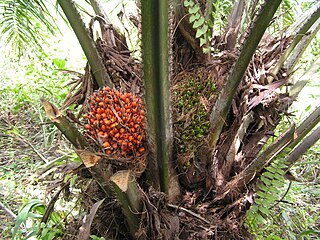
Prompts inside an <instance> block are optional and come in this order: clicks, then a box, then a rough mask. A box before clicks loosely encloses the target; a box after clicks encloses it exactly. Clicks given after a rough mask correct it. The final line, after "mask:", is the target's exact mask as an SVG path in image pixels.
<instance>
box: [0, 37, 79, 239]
mask: <svg viewBox="0 0 320 240" xmlns="http://www.w3.org/2000/svg"><path fill="white" fill-rule="evenodd" d="M55 44H57V43H55ZM2 54H3V56H6V61H4V62H2V63H1V64H0V72H1V75H0V203H1V207H0V239H10V238H11V237H12V234H13V229H14V228H13V227H14V225H15V223H19V220H20V224H18V225H17V227H16V228H15V229H14V230H15V233H16V237H15V239H27V235H28V234H31V235H32V233H33V234H35V232H37V231H38V230H39V229H41V228H42V229H46V230H45V231H47V233H45V232H44V235H46V236H47V238H42V237H40V239H52V238H51V237H52V236H54V235H56V234H58V233H59V229H60V225H57V226H56V227H57V228H55V227H54V226H55V224H53V222H52V221H49V222H48V224H47V225H45V226H43V225H42V226H40V225H39V223H40V219H41V217H42V215H43V213H44V209H45V206H46V205H47V203H48V201H49V199H51V194H52V193H53V191H52V190H53V189H50V188H52V186H54V184H55V183H56V181H57V179H58V180H59V179H60V178H61V176H62V174H61V173H60V172H59V170H58V167H59V166H60V165H62V164H65V163H66V162H73V161H74V160H75V155H74V153H72V150H71V149H70V146H69V144H66V143H65V141H64V140H63V138H62V136H61V134H60V133H59V132H58V131H57V130H56V128H55V127H54V126H53V125H52V124H49V123H48V122H46V121H47V120H46V118H45V113H44V110H43V108H42V106H41V101H40V99H41V98H45V99H48V100H51V101H53V102H54V103H56V104H57V105H61V103H62V101H63V100H64V98H65V96H66V94H67V92H68V88H67V87H64V85H65V84H66V83H67V81H69V80H70V75H67V74H65V73H64V72H63V71H61V70H63V69H66V68H72V66H70V63H69V61H70V59H68V56H67V54H66V53H62V52H60V51H58V50H57V49H55V50H54V49H52V50H51V51H48V52H43V51H41V50H39V52H37V53H35V54H32V55H30V56H27V57H21V58H20V59H15V58H11V57H10V56H8V55H6V53H5V52H3V53H2ZM50 167H51V168H50ZM34 202H37V203H38V204H33V205H32V203H34ZM30 204H31V205H30ZM27 206H29V207H30V208H29V209H28V210H29V211H26V207H27ZM56 207H57V209H58V210H59V214H61V213H62V212H63V211H65V210H67V212H68V211H70V209H72V208H74V206H73V205H72V202H70V203H69V205H67V204H66V203H65V202H63V201H61V202H58V203H57V204H56ZM23 210H25V211H23ZM61 211H62V212H61ZM10 212H11V213H10ZM61 216H63V214H62V215H61ZM39 218H40V219H39ZM59 224H61V223H59ZM50 229H51V230H50ZM48 231H49V232H48Z"/></svg>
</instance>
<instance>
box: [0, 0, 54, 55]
mask: <svg viewBox="0 0 320 240" xmlns="http://www.w3.org/2000/svg"><path fill="white" fill-rule="evenodd" d="M47 4H48V2H46V1H45V0H37V1H27V0H16V1H10V0H1V1H0V14H1V15H2V17H1V18H0V26H1V27H0V33H1V39H2V41H4V43H5V44H6V45H8V46H11V47H12V49H13V50H15V51H17V52H18V54H22V53H23V52H24V51H25V50H26V49H27V48H28V47H41V42H42V41H43V40H44V38H45V35H46V33H47V32H49V33H51V34H54V33H55V32H57V30H58V28H57V25H56V24H55V20H54V18H53V17H52V16H51V15H50V14H49V11H48V8H47ZM44 29H45V30H47V32H46V31H44Z"/></svg>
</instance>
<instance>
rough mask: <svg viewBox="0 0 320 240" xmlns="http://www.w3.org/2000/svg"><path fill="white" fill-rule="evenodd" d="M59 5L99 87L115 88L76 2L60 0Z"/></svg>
mask: <svg viewBox="0 0 320 240" xmlns="http://www.w3.org/2000/svg"><path fill="white" fill-rule="evenodd" d="M58 3H59V5H60V6H61V8H62V10H63V12H64V14H65V15H66V17H67V19H68V21H69V23H70V25H71V27H72V29H73V31H74V33H75V34H76V36H77V38H78V40H79V42H80V45H81V47H82V49H83V51H84V53H85V55H86V57H87V59H88V62H89V64H90V67H91V69H92V72H93V75H94V77H95V80H96V81H97V83H98V85H99V87H103V86H105V85H108V86H110V87H111V86H113V84H112V82H111V79H110V77H109V75H108V73H107V70H106V69H105V67H104V64H103V62H102V59H101V57H100V54H99V52H98V50H97V48H96V46H95V42H94V40H93V39H92V38H91V36H90V33H89V31H88V29H87V28H86V27H85V25H84V23H83V21H82V18H81V16H80V14H79V12H78V11H77V9H76V7H75V5H74V2H73V1H72V0H58Z"/></svg>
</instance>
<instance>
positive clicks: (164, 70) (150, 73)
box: [141, 0, 172, 193]
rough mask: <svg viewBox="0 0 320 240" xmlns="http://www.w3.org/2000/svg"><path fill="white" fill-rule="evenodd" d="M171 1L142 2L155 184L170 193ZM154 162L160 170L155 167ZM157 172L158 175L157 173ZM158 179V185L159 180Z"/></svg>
mask: <svg viewBox="0 0 320 240" xmlns="http://www.w3.org/2000/svg"><path fill="white" fill-rule="evenodd" d="M168 8H169V6H168V0H154V1H150V0H142V1H141V15H142V50H143V64H144V85H145V100H146V108H147V115H146V116H147V123H148V124H147V126H148V133H149V138H150V151H151V153H150V154H151V156H153V159H152V158H150V161H149V163H150V165H149V166H151V168H153V170H152V171H153V173H152V179H151V180H152V181H153V183H154V184H155V185H156V186H157V185H160V189H161V190H162V191H164V192H166V193H168V179H169V159H170V157H171V155H172V154H171V152H172V147H171V146H172V126H171V121H170V117H171V116H170V108H169V48H168V45H169V37H168V35H169V29H168ZM154 160H156V161H157V166H154ZM156 172H157V173H156ZM155 174H157V175H158V176H159V178H158V181H159V184H157V177H156V178H155V176H154V175H155Z"/></svg>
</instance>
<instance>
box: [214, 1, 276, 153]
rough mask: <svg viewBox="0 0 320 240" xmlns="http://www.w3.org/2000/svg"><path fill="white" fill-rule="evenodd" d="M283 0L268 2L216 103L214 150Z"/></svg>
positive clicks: (258, 17)
mask: <svg viewBox="0 0 320 240" xmlns="http://www.w3.org/2000/svg"><path fill="white" fill-rule="evenodd" d="M280 3H281V0H269V1H266V3H265V6H264V7H263V9H262V11H261V13H260V15H258V16H257V18H256V21H255V22H254V26H253V28H252V30H251V32H250V34H249V36H248V38H247V39H246V42H245V43H244V45H243V48H242V50H241V52H240V55H239V58H238V61H236V63H235V65H234V67H233V69H232V72H231V74H230V76H229V77H228V79H227V81H226V83H225V85H224V87H223V88H222V91H221V93H220V94H219V97H218V100H217V101H216V103H215V105H214V107H213V110H212V112H211V116H210V122H211V129H210V147H211V148H212V149H213V150H214V149H215V147H216V144H217V141H218V139H219V136H220V133H221V131H222V127H223V126H224V124H225V121H226V117H227V115H228V113H229V109H230V106H231V103H232V100H233V99H234V96H235V94H236V91H237V88H238V86H239V84H240V82H241V79H242V77H243V75H244V73H245V71H246V69H247V67H248V65H249V63H250V60H251V58H252V56H253V54H254V53H255V50H256V48H257V46H258V44H259V42H260V40H261V38H262V36H263V34H264V33H265V30H266V29H267V27H268V26H269V23H270V21H271V19H272V17H273V15H274V14H275V12H276V10H277V9H278V7H279V5H280Z"/></svg>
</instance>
